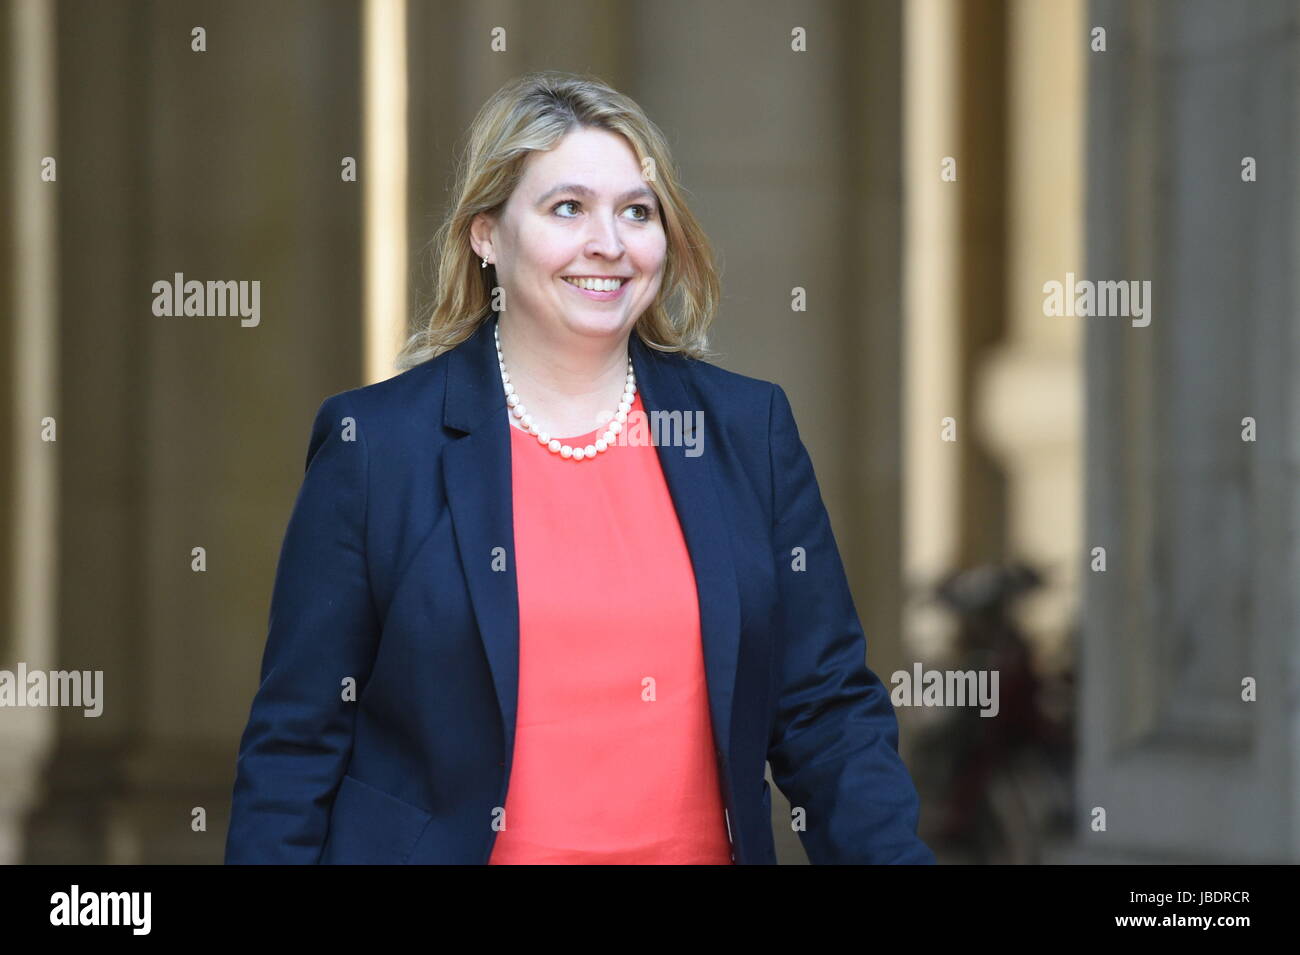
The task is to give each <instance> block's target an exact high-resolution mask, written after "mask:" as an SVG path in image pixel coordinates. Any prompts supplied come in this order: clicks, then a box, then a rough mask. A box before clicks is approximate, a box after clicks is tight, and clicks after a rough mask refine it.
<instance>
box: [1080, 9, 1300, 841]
mask: <svg viewBox="0 0 1300 955" xmlns="http://www.w3.org/2000/svg"><path fill="white" fill-rule="evenodd" d="M1088 20H1089V23H1088V26H1089V27H1090V28H1096V27H1103V28H1105V30H1106V47H1107V49H1106V52H1104V53H1101V52H1092V53H1089V55H1088V59H1089V75H1090V81H1089V102H1090V111H1089V120H1088V142H1087V164H1088V179H1089V189H1088V200H1087V227H1088V239H1087V264H1088V274H1087V278H1089V279H1091V280H1150V282H1151V298H1152V306H1151V311H1150V313H1149V314H1150V324H1149V325H1147V326H1146V327H1135V326H1134V325H1133V323H1132V322H1131V321H1130V320H1129V319H1127V318H1122V317H1092V318H1076V319H1062V320H1063V321H1079V322H1083V323H1085V324H1086V328H1087V332H1086V334H1087V472H1086V475H1087V521H1086V525H1085V535H1084V552H1083V553H1081V554H1080V555H1079V560H1080V562H1081V566H1082V567H1083V576H1084V581H1085V589H1084V603H1083V637H1082V648H1081V649H1082V653H1081V664H1082V678H1081V689H1082V691H1083V697H1082V709H1081V712H1080V717H1081V721H1082V738H1081V745H1082V758H1081V762H1080V766H1079V779H1078V789H1077V796H1078V807H1077V813H1078V815H1077V825H1078V837H1077V851H1076V852H1075V853H1074V854H1073V855H1072V858H1073V859H1076V860H1078V859H1085V860H1088V861H1093V860H1096V859H1118V860H1122V861H1141V860H1147V859H1151V860H1155V861H1160V862H1170V861H1198V860H1199V861H1222V862H1238V863H1239V862H1260V861H1265V860H1274V861H1289V862H1295V861H1296V860H1297V859H1298V858H1300V791H1298V790H1297V785H1298V784H1297V779H1300V773H1298V770H1300V765H1298V763H1300V720H1298V719H1297V703H1298V699H1297V687H1300V679H1297V676H1298V672H1297V653H1298V649H1297V648H1300V639H1298V637H1300V632H1298V630H1297V628H1298V627H1300V619H1298V616H1297V600H1300V590H1297V586H1296V581H1297V579H1300V553H1297V548H1298V547H1300V494H1298V493H1297V492H1300V478H1298V477H1297V475H1298V474H1300V469H1298V468H1297V464H1298V463H1300V379H1297V377H1296V375H1295V367H1296V364H1297V361H1298V359H1300V336H1298V335H1297V331H1296V330H1297V327H1300V326H1298V324H1297V319H1298V318H1300V286H1298V285H1297V270H1296V261H1297V256H1298V255H1300V243H1297V232H1298V231H1300V215H1298V214H1297V212H1298V209H1297V190H1296V170H1297V169H1300V111H1298V106H1300V103H1298V97H1297V90H1300V5H1297V4H1296V3H1295V2H1294V0H1260V2H1256V3H1251V4H1217V3H1208V2H1206V3H1196V2H1193V3H1187V2H1182V3H1172V2H1144V3H1125V2H1111V0H1100V2H1094V4H1093V5H1092V7H1091V8H1090V10H1089V14H1088ZM1079 42H1080V43H1084V42H1086V40H1085V39H1084V38H1080V41H1079ZM1250 161H1253V163H1254V164H1255V165H1254V169H1255V179H1254V181H1243V168H1244V167H1243V162H1247V163H1248V164H1249V162H1250ZM1247 418H1249V419H1251V420H1252V421H1253V422H1254V427H1255V429H1256V431H1255V437H1254V440H1243V432H1244V431H1245V429H1246V428H1247V427H1248V425H1243V419H1247ZM1093 548H1105V555H1106V569H1105V571H1104V572H1101V571H1100V570H1094V569H1091V568H1092V566H1093V557H1092V555H1091V553H1090V552H1091V550H1092V549H1093ZM1243 681H1248V682H1251V683H1254V684H1255V686H1256V694H1257V696H1256V698H1255V699H1254V700H1253V701H1250V702H1247V701H1244V700H1243ZM1099 810H1103V811H1104V814H1105V830H1104V831H1097V830H1095V829H1094V827H1093V820H1094V814H1098V811H1099ZM1097 817H1098V818H1099V814H1098V816H1097Z"/></svg>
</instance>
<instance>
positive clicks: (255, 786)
mask: <svg viewBox="0 0 1300 955" xmlns="http://www.w3.org/2000/svg"><path fill="white" fill-rule="evenodd" d="M345 394H346V393H345ZM345 394H344V395H333V396H331V397H329V398H326V399H325V401H324V402H322V404H321V406H320V409H319V410H318V411H317V412H316V420H315V423H314V425H313V426H312V432H311V441H310V443H309V446H308V450H307V464H306V475H305V477H304V479H303V483H302V486H301V488H300V490H299V492H298V497H297V500H296V501H295V503H294V507H293V512H292V514H291V515H290V518H289V524H288V527H287V529H286V531H285V536H284V542H283V545H282V546H281V550H280V559H279V565H278V567H277V569H276V575H275V585H274V589H273V591H272V595H271V613H270V622H269V628H268V635H267V641H266V649H265V652H264V654H263V657H262V667H261V681H260V685H259V687H258V690H257V693H256V695H255V696H254V698H253V703H252V708H251V712H250V715H249V719H248V725H247V727H246V729H245V731H244V734H243V738H242V739H241V741H240V745H239V757H238V760H237V763H236V774H235V786H234V796H233V801H232V806H231V819H230V829H229V831H228V834H227V839H226V862H227V863H228V864H232V863H233V864H242V863H316V862H318V861H319V860H320V856H321V850H322V848H323V847H324V842H325V836H326V833H327V829H328V827H329V818H330V811H331V809H332V807H333V802H334V795H335V793H336V791H337V790H338V786H339V783H340V782H341V781H342V778H343V774H344V772H345V771H346V769H347V765H348V759H349V756H350V754H351V751H352V737H353V729H354V725H355V719H356V706H357V704H356V703H355V702H353V701H352V700H353V699H355V698H356V695H357V694H356V693H353V694H349V695H348V696H346V697H345V693H344V688H345V681H346V680H347V679H348V678H349V677H350V678H353V679H354V680H355V684H353V685H354V686H355V687H357V688H358V690H357V692H358V693H359V688H360V687H363V686H364V685H365V682H366V680H367V678H368V677H369V674H370V670H371V667H372V666H373V664H374V657H375V652H376V649H377V646H378V640H379V627H378V623H377V619H376V613H375V610H374V604H373V600H372V597H371V592H370V585H369V577H368V573H367V565H366V555H365V544H364V542H365V522H366V504H367V473H368V470H367V467H368V466H367V452H366V444H365V429H364V428H363V426H362V424H361V422H359V421H358V420H357V419H356V417H355V416H354V415H353V414H352V413H351V411H350V410H349V408H348V406H347V404H346V397H345Z"/></svg>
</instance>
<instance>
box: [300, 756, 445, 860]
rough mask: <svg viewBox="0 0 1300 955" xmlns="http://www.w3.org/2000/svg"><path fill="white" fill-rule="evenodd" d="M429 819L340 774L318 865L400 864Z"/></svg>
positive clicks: (405, 803) (380, 791) (395, 800)
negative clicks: (327, 833) (340, 780)
mask: <svg viewBox="0 0 1300 955" xmlns="http://www.w3.org/2000/svg"><path fill="white" fill-rule="evenodd" d="M432 818H433V816H432V815H431V814H429V813H427V812H425V811H424V810H423V809H421V808H420V807H418V806H413V805H411V804H410V803H409V802H405V801H403V800H401V799H398V798H397V797H396V796H390V795H389V794H388V793H386V792H384V791H383V790H382V789H376V788H375V787H374V786H372V785H370V784H369V783H365V782H362V781H361V780H359V779H357V778H356V777H355V776H351V775H348V774H346V773H345V774H344V775H343V781H342V782H341V783H339V791H338V793H337V794H336V795H335V797H334V809H333V811H332V812H331V814H330V828H329V835H328V836H327V837H326V840H325V851H324V852H323V853H322V854H321V863H322V864H334V865H402V864H403V863H405V862H406V860H407V859H408V858H410V855H411V851H412V850H413V849H414V848H415V844H416V842H418V841H419V839H420V836H421V835H423V834H424V830H425V828H426V827H427V826H428V825H429V821H430V820H431V819H432Z"/></svg>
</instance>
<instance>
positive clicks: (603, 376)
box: [497, 314, 631, 437]
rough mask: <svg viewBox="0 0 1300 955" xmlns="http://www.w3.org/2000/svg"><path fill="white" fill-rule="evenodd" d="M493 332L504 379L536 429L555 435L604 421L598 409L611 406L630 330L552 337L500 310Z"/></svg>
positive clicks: (583, 430) (615, 401)
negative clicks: (507, 374)
mask: <svg viewBox="0 0 1300 955" xmlns="http://www.w3.org/2000/svg"><path fill="white" fill-rule="evenodd" d="M497 333H498V336H499V337H500V339H501V352H502V354H503V356H504V357H505V362H506V370H507V371H509V372H510V381H511V383H512V384H513V385H514V386H515V390H516V391H517V392H518V393H519V397H520V399H521V400H522V401H523V403H524V405H525V406H527V408H528V411H529V413H530V414H531V415H532V417H533V420H534V421H536V422H537V424H538V427H539V428H544V429H545V430H547V431H549V432H550V433H551V434H552V435H555V436H557V437H565V436H569V435H578V434H585V433H587V432H589V431H593V430H595V429H596V428H597V427H598V426H600V425H602V424H603V423H604V420H603V419H601V420H598V418H600V416H601V415H602V413H604V414H605V415H606V416H608V415H612V414H613V413H614V411H615V410H617V407H618V401H619V398H620V396H621V395H622V393H623V385H624V381H625V379H626V376H627V359H628V338H629V335H630V334H631V330H630V329H629V330H628V331H627V332H623V333H620V334H619V335H617V336H614V337H604V336H586V335H573V334H560V335H557V334H556V333H554V332H553V331H552V330H551V329H549V328H544V327H542V326H541V324H540V323H539V322H533V321H528V320H526V319H525V320H522V321H521V320H519V319H518V318H517V317H516V318H515V319H514V320H512V319H511V317H509V316H508V315H506V314H503V315H502V316H501V320H500V323H499V325H498V329H497ZM511 423H512V424H515V425H516V426H518V422H517V421H516V420H515V419H514V418H513V417H512V418H511Z"/></svg>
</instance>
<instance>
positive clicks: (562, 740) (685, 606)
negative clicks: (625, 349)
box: [489, 394, 732, 865]
mask: <svg viewBox="0 0 1300 955" xmlns="http://www.w3.org/2000/svg"><path fill="white" fill-rule="evenodd" d="M644 413H645V411H644V408H643V407H642V404H641V396H640V394H638V395H637V396H636V400H635V402H634V404H633V406H632V412H631V414H632V415H637V414H644ZM601 430H603V429H601ZM596 434H597V432H596V431H592V432H590V433H589V434H588V435H582V436H578V437H576V438H565V439H563V441H564V443H565V444H570V445H576V444H580V445H583V446H585V445H587V444H589V443H594V442H595V439H596ZM510 435H511V437H510V442H511V447H510V451H511V470H512V480H513V492H514V532H515V560H516V565H515V570H516V573H517V577H518V581H519V706H518V714H517V718H516V722H515V749H514V761H513V765H512V767H511V773H510V785H509V789H508V792H507V794H506V805H505V819H504V823H505V827H504V828H503V829H502V830H501V831H499V832H498V833H497V837H496V842H495V844H494V846H493V849H492V855H491V858H490V859H489V864H491V865H502V864H507V865H509V864H564V863H582V864H650V863H674V864H721V865H730V864H732V859H731V852H732V850H731V842H730V839H729V837H728V831H727V827H728V820H727V819H726V818H725V816H724V813H723V808H724V803H723V800H722V796H721V791H720V789H719V782H718V772H717V765H716V763H715V762H714V745H713V736H712V721H711V719H710V716H709V696H708V689H707V685H706V683H705V671H704V657H703V650H702V646H701V641H700V620H699V603H698V596H697V592H696V589H695V574H694V571H693V570H692V566H691V558H690V553H689V551H688V550H687V549H686V541H685V539H684V538H683V536H682V531H681V527H680V525H679V523H678V520H677V511H676V509H675V507H674V505H673V500H672V496H671V494H670V493H669V490H668V485H667V484H666V483H665V480H664V476H663V472H662V471H661V470H660V465H659V454H658V451H657V449H656V448H655V447H654V446H653V445H651V444H641V445H636V444H619V445H615V446H614V447H611V448H609V449H608V450H606V451H605V452H604V453H602V454H599V455H597V456H596V458H595V459H594V460H582V461H572V460H566V459H565V458H562V457H560V456H559V455H558V454H553V453H551V451H549V450H548V449H547V448H544V447H542V446H541V445H540V444H538V442H537V439H536V438H535V437H532V436H531V435H528V434H526V433H524V432H522V431H520V430H519V429H517V428H514V427H511V428H510Z"/></svg>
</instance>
